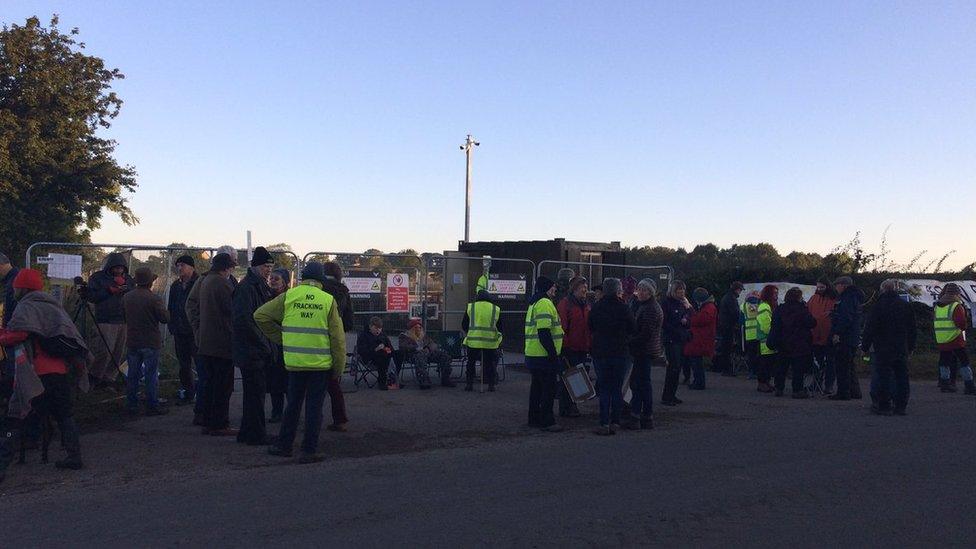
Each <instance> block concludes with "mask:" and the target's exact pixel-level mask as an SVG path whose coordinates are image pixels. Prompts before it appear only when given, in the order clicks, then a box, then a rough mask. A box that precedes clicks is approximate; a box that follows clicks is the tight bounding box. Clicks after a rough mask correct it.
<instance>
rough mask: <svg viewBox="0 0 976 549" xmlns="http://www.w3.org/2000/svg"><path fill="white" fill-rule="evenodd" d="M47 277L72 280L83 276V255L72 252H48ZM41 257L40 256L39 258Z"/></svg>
mask: <svg viewBox="0 0 976 549" xmlns="http://www.w3.org/2000/svg"><path fill="white" fill-rule="evenodd" d="M48 258H50V261H49V262H48V264H47V277H48V278H59V279H64V280H71V279H73V278H74V277H76V276H81V256H80V255H71V254H48ZM38 259H40V258H38Z"/></svg>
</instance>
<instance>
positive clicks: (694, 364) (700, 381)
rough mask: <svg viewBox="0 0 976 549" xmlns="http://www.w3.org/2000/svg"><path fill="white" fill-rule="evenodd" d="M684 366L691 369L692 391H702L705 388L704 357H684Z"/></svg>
mask: <svg viewBox="0 0 976 549" xmlns="http://www.w3.org/2000/svg"><path fill="white" fill-rule="evenodd" d="M684 361H685V364H687V365H688V367H689V368H690V369H691V374H692V375H691V388H692V389H704V388H705V357H701V356H686V357H685V358H684Z"/></svg>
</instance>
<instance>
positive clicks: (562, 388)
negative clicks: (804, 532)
mask: <svg viewBox="0 0 976 549" xmlns="http://www.w3.org/2000/svg"><path fill="white" fill-rule="evenodd" d="M563 357H564V358H565V359H566V360H568V361H569V363H570V364H571V365H573V366H576V365H577V364H585V363H586V353H583V352H580V351H570V350H568V349H564V350H563ZM559 381H560V383H558V384H557V387H556V393H557V394H558V397H559V415H561V416H565V415H569V414H573V415H575V414H578V413H579V406H577V405H576V403H575V402H573V398H572V397H570V396H569V391H567V390H566V384H565V383H562V377H561V376H560V380H559Z"/></svg>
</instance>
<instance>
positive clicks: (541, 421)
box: [524, 276, 564, 433]
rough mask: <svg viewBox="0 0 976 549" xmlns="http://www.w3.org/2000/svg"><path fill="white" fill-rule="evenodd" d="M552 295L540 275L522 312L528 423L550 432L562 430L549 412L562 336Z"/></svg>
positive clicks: (549, 282)
mask: <svg viewBox="0 0 976 549" xmlns="http://www.w3.org/2000/svg"><path fill="white" fill-rule="evenodd" d="M555 296H556V283H555V282H553V280H552V279H551V278H548V277H545V276H540V277H539V278H537V279H536V281H535V293H533V294H532V297H530V298H529V302H528V310H527V311H526V312H525V349H524V353H525V367H526V369H527V370H529V373H530V374H531V375H532V384H531V386H530V388H529V423H528V426H529V427H536V428H539V429H541V430H543V431H546V432H550V433H557V432H559V431H562V430H563V428H562V426H561V425H559V424H558V423H556V418H555V417H553V413H552V404H553V400H554V399H555V398H556V383H557V382H558V378H557V376H558V375H559V372H561V371H562V366H561V365H560V364H559V355H560V353H561V352H562V349H563V337H564V334H563V327H562V324H561V323H560V321H559V312H558V311H557V310H556V305H555V304H554V303H553V301H552V299H553V298H554V297H555Z"/></svg>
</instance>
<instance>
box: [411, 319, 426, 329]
mask: <svg viewBox="0 0 976 549" xmlns="http://www.w3.org/2000/svg"><path fill="white" fill-rule="evenodd" d="M423 325H424V323H423V321H421V320H420V319H419V318H411V319H410V322H408V323H407V329H408V330H413V329H414V328H416V327H417V326H423Z"/></svg>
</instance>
